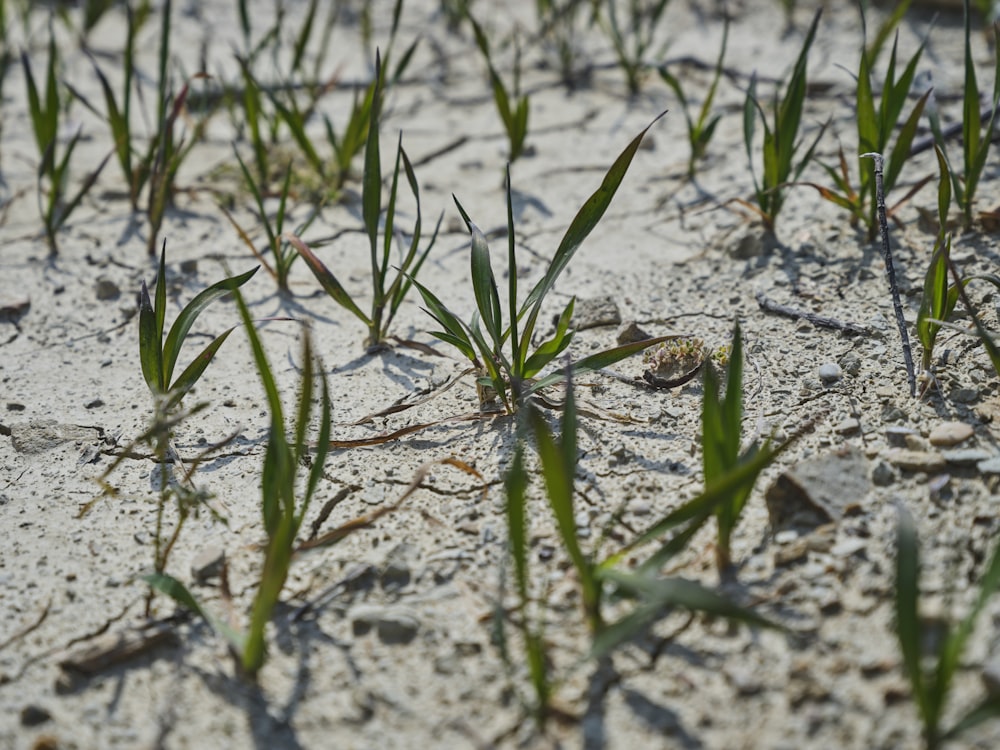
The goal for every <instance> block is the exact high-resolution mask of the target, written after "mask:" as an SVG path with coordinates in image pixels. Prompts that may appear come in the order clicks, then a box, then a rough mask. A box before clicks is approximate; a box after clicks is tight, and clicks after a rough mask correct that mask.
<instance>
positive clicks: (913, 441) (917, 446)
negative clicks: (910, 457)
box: [903, 433, 931, 452]
mask: <svg viewBox="0 0 1000 750" xmlns="http://www.w3.org/2000/svg"><path fill="white" fill-rule="evenodd" d="M903 443H904V445H905V446H906V448H907V449H908V450H911V451H925V452H926V451H929V450H931V444H930V443H928V442H927V441H926V440H924V439H923V437H921V436H920V435H918V434H916V433H914V434H912V435H907V436H906V438H905V439H904V440H903Z"/></svg>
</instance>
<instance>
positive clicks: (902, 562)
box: [896, 508, 1000, 750]
mask: <svg viewBox="0 0 1000 750" xmlns="http://www.w3.org/2000/svg"><path fill="white" fill-rule="evenodd" d="M998 586H1000V545H997V548H996V550H995V551H994V553H993V556H992V557H991V558H990V561H989V563H988V565H987V567H986V569H985V571H984V573H983V576H982V578H981V579H980V581H979V592H978V595H977V596H976V599H975V602H974V603H973V604H972V607H971V608H970V609H969V611H968V613H967V614H966V615H965V617H964V618H963V619H962V620H961V622H959V623H958V625H957V627H956V626H954V625H953V624H951V623H942V625H943V632H942V633H941V634H940V635H939V636H937V637H936V638H935V639H934V643H933V644H932V645H931V647H930V653H928V649H927V648H925V644H927V642H928V639H927V635H928V633H927V632H926V629H925V623H924V621H923V620H921V617H920V611H919V610H920V546H919V540H918V538H917V531H916V528H915V526H914V522H913V518H912V517H911V516H910V514H909V512H907V511H906V510H905V509H903V508H900V511H899V521H898V523H897V526H896V634H897V636H898V637H899V646H900V651H901V653H902V657H903V668H904V671H905V673H906V677H907V679H908V680H909V682H910V688H911V689H912V690H913V701H914V703H916V705H917V709H918V711H919V712H920V719H921V721H922V722H923V725H924V742H925V744H926V747H927V748H928V750H936V748H940V747H943V746H944V745H945V744H947V743H949V742H953V741H956V740H957V739H958V738H959V737H960V736H961V735H962V734H964V733H965V732H966V731H968V730H969V729H972V728H973V727H976V726H978V725H979V724H982V723H983V722H984V721H987V720H989V719H996V718H1000V696H997V695H994V694H988V695H986V696H985V697H984V698H983V699H982V700H981V701H980V702H979V703H977V704H976V705H975V706H973V707H972V708H971V709H969V710H968V711H966V712H965V713H964V714H963V715H962V716H961V717H960V718H959V719H958V720H957V721H955V723H954V724H952V725H951V726H950V727H945V726H943V724H944V712H945V709H946V708H947V706H948V696H949V693H950V692H951V688H952V684H953V682H954V678H955V675H956V673H957V672H958V669H959V667H960V666H961V664H960V662H961V658H962V652H963V650H964V649H965V644H966V642H967V641H968V639H969V636H970V635H972V631H973V628H974V627H975V624H976V620H977V619H979V614H980V613H981V612H982V610H983V607H985V606H986V602H987V601H989V598H990V597H991V596H992V595H993V594H994V593H995V592H996V590H997V587H998Z"/></svg>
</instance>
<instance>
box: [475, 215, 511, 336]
mask: <svg viewBox="0 0 1000 750" xmlns="http://www.w3.org/2000/svg"><path fill="white" fill-rule="evenodd" d="M470 258H471V266H472V289H473V291H474V293H475V295H476V308H477V309H478V310H479V314H480V315H481V316H482V318H483V325H485V326H486V331H487V333H489V335H490V338H491V339H492V340H493V345H494V347H495V348H496V349H498V350H499V349H500V346H501V344H502V340H503V339H502V336H503V331H502V330H501V326H502V325H503V323H502V319H501V317H500V293H499V291H498V290H497V282H496V277H495V276H494V275H493V265H492V263H491V262H490V248H489V245H488V244H487V243H486V237H485V235H484V234H483V233H482V232H481V231H480V230H479V227H477V226H476V225H475V224H473V225H472V252H471V254H470Z"/></svg>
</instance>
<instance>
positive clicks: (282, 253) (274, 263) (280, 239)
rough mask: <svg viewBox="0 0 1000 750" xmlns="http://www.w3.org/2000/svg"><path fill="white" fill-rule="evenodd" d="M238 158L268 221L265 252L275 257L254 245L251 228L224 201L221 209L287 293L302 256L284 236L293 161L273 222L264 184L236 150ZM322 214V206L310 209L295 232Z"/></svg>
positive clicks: (260, 212)
mask: <svg viewBox="0 0 1000 750" xmlns="http://www.w3.org/2000/svg"><path fill="white" fill-rule="evenodd" d="M234 154H235V156H236V160H237V161H238V162H239V164H240V169H241V170H242V172H243V177H244V179H245V180H246V183H247V185H249V186H250V194H251V195H252V196H253V199H254V203H255V204H256V205H257V214H258V217H259V218H260V223H261V224H263V225H264V231H265V232H266V234H267V247H266V248H265V252H270V255H271V259H270V260H268V259H267V257H265V255H264V253H262V252H261V251H260V250H258V249H257V246H256V245H254V243H253V240H251V239H250V236H249V235H248V234H247V232H246V231H245V230H244V229H243V227H241V226H240V225H239V224H238V223H237V222H236V219H234V218H233V216H232V214H231V213H229V211H228V210H226V208H225V207H224V206H223V205H222V204H221V203H220V204H219V208H220V210H221V211H222V212H223V213H224V214H225V215H226V218H227V219H229V223H230V224H232V225H233V228H234V229H235V230H236V233H237V234H238V235H239V236H240V239H242V240H243V242H244V244H246V246H247V247H248V248H250V252H252V253H253V254H254V255H255V256H256V258H257V260H259V261H260V263H261V265H262V266H264V269H265V270H266V271H267V272H268V273H269V274H270V275H271V277H272V278H273V279H274V280H275V281H276V282H277V284H278V290H279V291H280V292H281V293H283V294H287V293H288V292H289V287H288V275H289V273H290V272H291V270H292V264H293V263H294V262H295V259H296V258H297V257H298V253H297V252H296V250H295V248H294V247H293V246H292V244H291V243H290V242H289V240H288V239H287V238H286V237H285V236H284V227H285V217H286V215H287V208H288V194H289V190H290V189H291V183H292V165H291V164H289V165H288V167H287V168H286V170H285V179H284V181H283V182H282V184H281V194H280V197H279V201H278V209H277V212H276V214H275V217H274V221H273V222H272V221H271V219H270V217H269V216H268V213H267V209H266V208H265V207H264V195H263V193H262V190H261V186H260V185H258V184H257V181H256V180H254V178H253V176H252V175H251V174H250V170H249V169H248V168H247V165H246V163H245V162H244V161H243V159H242V158H241V157H240V155H239V152H237V151H235V149H234ZM318 215H319V207H318V206H317V207H315V208H314V209H313V211H311V212H310V214H309V216H308V218H307V219H306V220H305V221H304V222H302V223H301V224H299V225H298V226H297V227H296V228H295V231H294V234H296V235H300V234H302V232H304V231H305V230H306V229H308V228H309V225H310V224H312V222H313V220H315V218H316V217H317V216H318Z"/></svg>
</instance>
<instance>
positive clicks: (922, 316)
mask: <svg viewBox="0 0 1000 750" xmlns="http://www.w3.org/2000/svg"><path fill="white" fill-rule="evenodd" d="M934 150H935V151H936V152H937V159H938V170H939V175H940V176H939V179H938V226H939V229H938V237H937V242H935V244H934V253H933V254H932V255H931V262H930V265H929V266H928V267H927V275H926V276H925V277H924V293H923V296H922V297H921V298H920V309H919V310H918V312H917V338H918V339H919V340H920V345H921V346H922V347H923V358H922V360H921V364H920V367H921V371H922V372H923V373H925V374H929V373H930V370H931V359H932V357H933V354H934V343H935V341H936V340H937V335H938V332H939V331H940V330H941V326H940V324H938V323H937V322H935V321H938V320H941V321H946V320H948V318H950V317H951V314H952V312H953V311H954V309H955V304H956V303H957V302H958V294H959V289H958V286H957V285H949V283H948V273H949V271H948V265H949V262H950V258H951V235H950V234H949V233H948V228H947V221H948V208H949V206H950V205H951V181H950V177H949V176H948V165H947V163H946V161H945V157H944V152H942V151H941V149H940V148H939V147H938V146H937V145H935V147H934ZM964 283H968V282H967V281H966V282H964Z"/></svg>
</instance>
